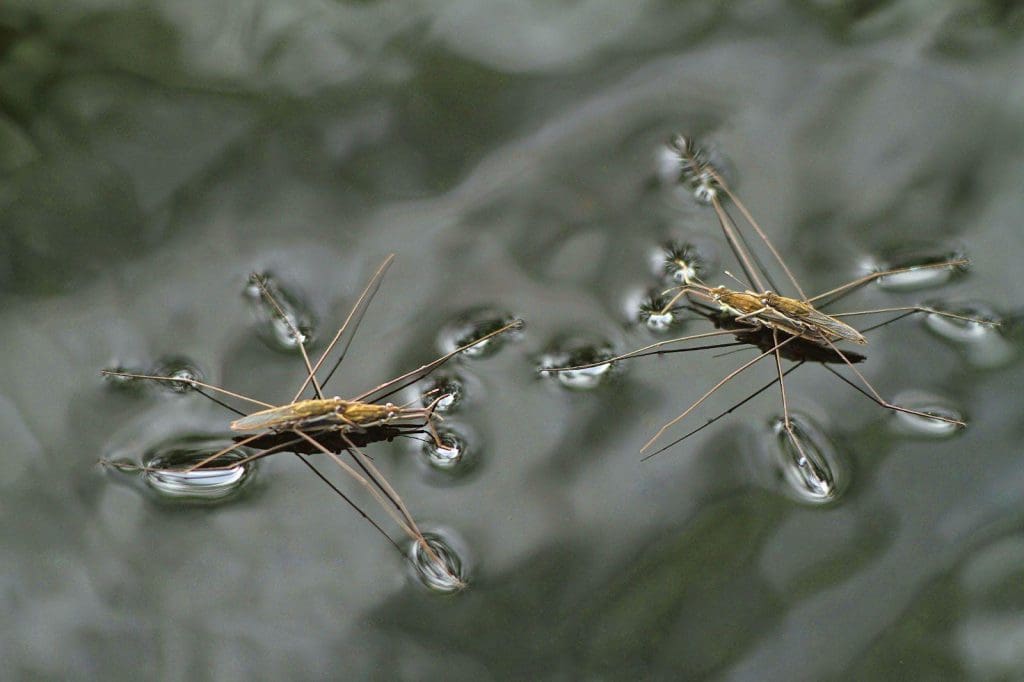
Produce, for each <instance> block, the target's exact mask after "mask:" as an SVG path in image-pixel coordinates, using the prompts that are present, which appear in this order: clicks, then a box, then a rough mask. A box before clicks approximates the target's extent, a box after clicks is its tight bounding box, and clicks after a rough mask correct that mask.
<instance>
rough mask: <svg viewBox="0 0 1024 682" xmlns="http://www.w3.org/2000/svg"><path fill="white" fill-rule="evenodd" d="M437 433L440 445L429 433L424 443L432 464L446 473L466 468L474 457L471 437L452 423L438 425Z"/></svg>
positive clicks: (424, 453)
mask: <svg viewBox="0 0 1024 682" xmlns="http://www.w3.org/2000/svg"><path fill="white" fill-rule="evenodd" d="M437 435H438V438H439V439H440V441H441V442H440V445H439V444H438V443H436V442H435V441H434V439H433V437H431V436H430V435H429V434H428V435H427V436H426V440H425V441H424V443H423V449H422V452H423V455H424V456H425V457H426V460H427V462H428V463H429V464H430V466H431V467H432V468H434V469H438V470H441V471H444V472H446V473H454V472H455V471H458V470H465V469H466V468H467V467H468V466H469V464H470V460H471V459H472V447H471V446H470V444H469V438H467V437H466V436H465V435H463V434H462V433H460V432H458V431H456V430H455V428H453V427H452V426H451V425H445V426H439V427H437Z"/></svg>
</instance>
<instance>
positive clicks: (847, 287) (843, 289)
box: [804, 258, 970, 307]
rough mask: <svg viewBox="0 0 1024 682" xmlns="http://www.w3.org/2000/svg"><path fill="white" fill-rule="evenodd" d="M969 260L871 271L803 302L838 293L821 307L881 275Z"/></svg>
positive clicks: (934, 268)
mask: <svg viewBox="0 0 1024 682" xmlns="http://www.w3.org/2000/svg"><path fill="white" fill-rule="evenodd" d="M969 262H970V261H968V260H967V259H966V258H954V259H952V260H947V261H943V262H941V263H926V264H924V265H911V266H908V267H905V268H894V269H892V270H882V271H880V272H872V273H871V274H870V275H864V276H863V277H858V278H857V279H854V280H851V281H849V282H847V283H846V284H840V285H839V286H837V287H836V288H834V289H829V290H828V291H826V292H824V293H821V294H818V295H817V296H812V297H811V298H808V299H806V300H805V301H804V303H814V302H815V301H818V300H820V299H823V298H827V297H829V296H833V295H836V294H838V296H836V297H835V298H833V299H831V300H829V301H828V302H827V303H824V304H822V307H824V306H826V305H830V304H832V303H835V302H836V301H838V300H839V299H840V298H842V297H843V296H845V295H846V294H848V293H850V292H851V291H853V290H854V289H856V288H858V287H862V286H864V285H865V284H869V283H871V282H873V281H874V280H876V279H880V278H882V277H887V276H889V275H898V274H900V273H902V272H916V271H918V270H940V269H942V268H958V267H963V266H965V265H967V264H968V263H969Z"/></svg>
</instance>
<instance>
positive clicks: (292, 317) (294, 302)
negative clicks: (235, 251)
mask: <svg viewBox="0 0 1024 682" xmlns="http://www.w3.org/2000/svg"><path fill="white" fill-rule="evenodd" d="M257 280H261V281H262V282H263V286H264V287H265V288H266V290H267V291H268V292H269V293H270V294H271V295H272V296H273V297H274V300H275V301H277V304H278V306H279V307H280V311H279V310H278V308H277V307H275V306H274V304H273V303H272V302H271V301H270V300H269V299H268V298H267V296H266V295H265V294H264V292H263V291H262V290H261V289H260V286H259V284H258V282H257ZM245 297H246V298H247V299H248V300H249V302H250V304H251V308H252V312H253V317H254V318H255V319H256V324H257V326H256V328H257V333H258V334H259V335H260V338H262V339H263V340H264V342H265V343H267V344H268V345H269V346H270V347H271V348H274V349H276V350H280V351H285V352H298V350H299V343H303V344H304V345H305V346H306V348H307V349H308V348H310V347H311V346H312V345H313V343H314V342H315V341H316V318H315V317H314V315H313V313H312V311H311V310H310V308H309V306H308V305H307V304H306V303H305V302H304V301H303V300H302V298H301V297H300V296H299V295H298V294H296V293H295V292H294V291H292V290H290V289H287V288H285V287H283V286H281V284H280V282H278V281H277V279H275V278H274V276H273V275H272V274H269V273H260V274H254V275H253V276H252V277H250V278H249V283H248V284H247V285H246V287H245ZM289 323H290V324H291V326H292V327H294V328H295V329H297V330H298V332H299V338H298V339H296V338H295V335H294V334H292V332H291V330H290V328H289Z"/></svg>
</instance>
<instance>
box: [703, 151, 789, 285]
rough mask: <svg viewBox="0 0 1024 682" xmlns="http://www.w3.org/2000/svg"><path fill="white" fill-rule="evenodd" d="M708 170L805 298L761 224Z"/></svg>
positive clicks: (716, 176)
mask: <svg viewBox="0 0 1024 682" xmlns="http://www.w3.org/2000/svg"><path fill="white" fill-rule="evenodd" d="M708 170H709V171H710V172H711V175H712V177H713V178H714V179H715V182H717V183H718V184H719V185H720V186H721V188H722V189H723V190H725V193H726V194H727V195H728V196H729V199H730V201H732V203H733V204H734V205H735V206H736V208H738V209H739V210H740V213H742V214H743V218H744V219H745V220H746V221H747V222H748V223H749V224H750V226H751V227H752V228H754V232H756V233H757V236H758V237H759V238H760V239H761V241H762V242H764V245H765V246H767V247H768V250H769V251H771V253H772V256H774V257H775V262H777V263H778V264H779V265H780V266H781V267H782V270H783V272H785V273H786V277H788V278H789V281H790V283H791V284H792V285H793V287H794V288H795V289H796V290H797V292H798V293H799V294H800V298H802V299H806V298H807V294H805V293H804V290H803V289H802V288H800V283H799V282H797V281H796V277H794V276H793V272H792V271H791V270H790V269H789V266H787V265H786V261H784V260H783V259H782V255H781V254H780V253H779V252H778V251H777V250H776V249H775V245H774V244H772V242H771V240H770V239H768V235H767V234H765V232H764V230H762V229H761V226H760V225H758V224H757V221H756V220H754V216H752V215H751V214H750V211H748V210H747V207H746V206H744V205H743V202H742V201H740V199H739V197H737V196H736V195H735V194H733V192H732V189H730V188H729V185H728V184H726V182H725V179H724V178H722V176H721V175H719V174H718V172H717V171H716V170H714V169H713V168H711V167H710V166H709V167H708ZM715 201H717V198H716V199H715ZM723 212H724V209H723ZM730 243H731V240H730Z"/></svg>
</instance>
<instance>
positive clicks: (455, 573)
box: [409, 532, 469, 594]
mask: <svg viewBox="0 0 1024 682" xmlns="http://www.w3.org/2000/svg"><path fill="white" fill-rule="evenodd" d="M423 539H424V540H425V541H426V543H427V545H429V546H430V549H431V550H433V555H431V552H428V551H427V550H426V549H425V548H424V547H423V543H421V542H412V543H411V546H410V548H409V560H410V563H411V564H412V567H413V574H414V575H415V577H416V579H417V580H418V581H419V582H420V584H422V585H424V586H425V587H426V588H427V589H429V590H431V591H432V592H437V593H439V594H452V593H454V592H460V591H462V590H464V589H466V587H467V586H468V574H469V570H468V566H467V562H466V561H464V560H463V557H462V555H464V554H465V552H464V551H460V549H462V548H461V543H460V542H459V540H458V538H456V537H455V536H454V535H453V534H452V533H450V532H445V533H444V534H442V533H439V532H427V533H424V534H423Z"/></svg>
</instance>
